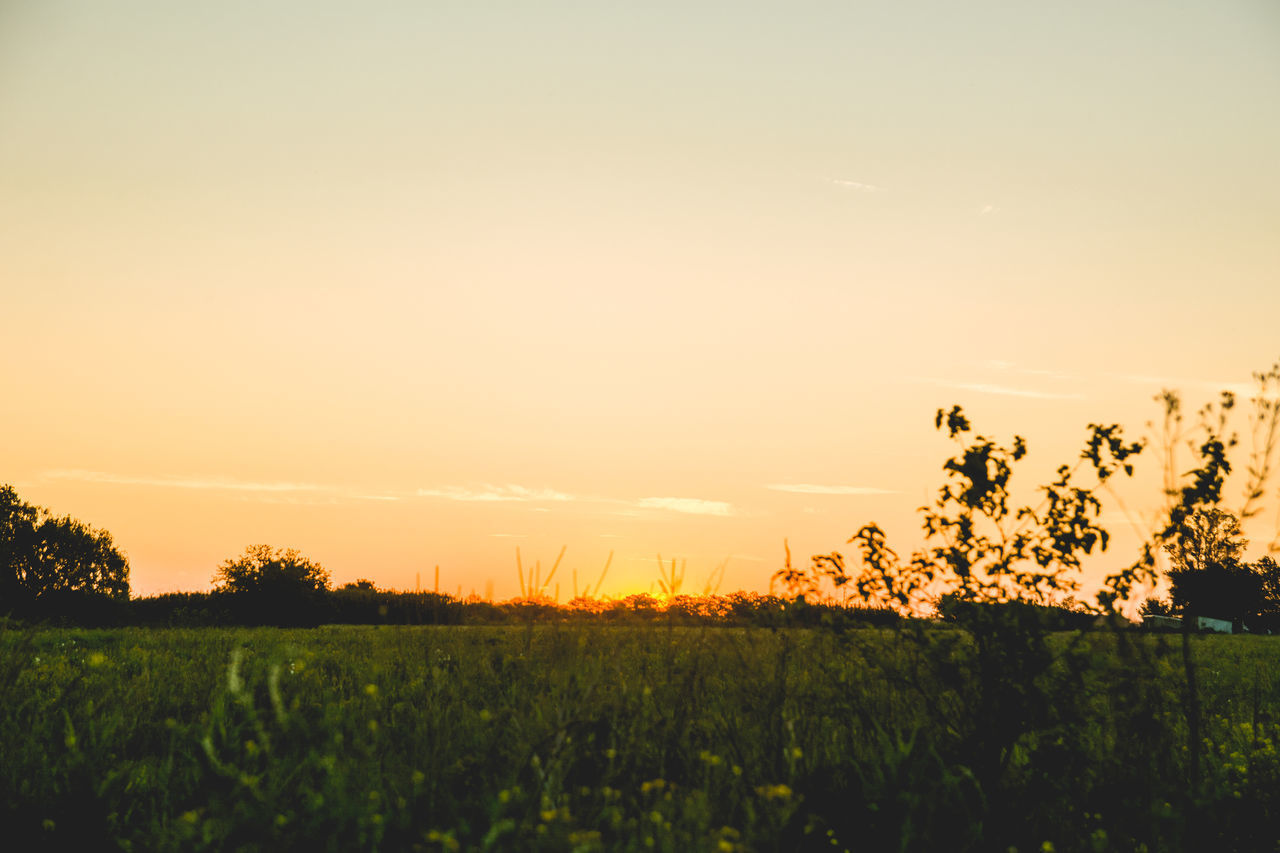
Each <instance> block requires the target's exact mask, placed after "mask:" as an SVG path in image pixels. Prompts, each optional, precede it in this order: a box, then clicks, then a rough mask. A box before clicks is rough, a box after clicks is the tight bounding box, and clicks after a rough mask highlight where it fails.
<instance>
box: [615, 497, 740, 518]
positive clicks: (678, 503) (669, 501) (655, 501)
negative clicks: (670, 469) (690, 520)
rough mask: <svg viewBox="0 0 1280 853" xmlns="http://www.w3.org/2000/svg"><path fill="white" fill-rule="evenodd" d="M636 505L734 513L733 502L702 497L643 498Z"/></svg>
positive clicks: (685, 510)
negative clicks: (709, 499)
mask: <svg viewBox="0 0 1280 853" xmlns="http://www.w3.org/2000/svg"><path fill="white" fill-rule="evenodd" d="M636 505H637V506H639V507H641V508H642V509H665V510H670V511H671V512H684V513H688V514H689V515H718V516H727V515H733V505H732V504H729V503H725V502H724V501H707V500H703V499H702V498H641V499H640V500H639V501H638V502H637V504H636Z"/></svg>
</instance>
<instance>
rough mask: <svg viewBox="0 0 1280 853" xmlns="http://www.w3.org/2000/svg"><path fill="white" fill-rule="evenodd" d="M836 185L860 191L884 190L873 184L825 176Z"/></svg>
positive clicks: (878, 191) (876, 191)
mask: <svg viewBox="0 0 1280 853" xmlns="http://www.w3.org/2000/svg"><path fill="white" fill-rule="evenodd" d="M827 180H828V181H830V182H831V183H832V184H834V185H835V186H837V187H843V188H844V189H847V190H857V191H858V192H861V193H880V192H884V187H878V186H876V185H875V184H864V183H863V182H862V181H847V180H845V179H843V178H827Z"/></svg>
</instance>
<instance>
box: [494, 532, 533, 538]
mask: <svg viewBox="0 0 1280 853" xmlns="http://www.w3.org/2000/svg"><path fill="white" fill-rule="evenodd" d="M489 535H490V536H493V537H495V538H497V539H528V538H529V534H528V533H490V534H489Z"/></svg>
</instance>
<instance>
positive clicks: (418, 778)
mask: <svg viewBox="0 0 1280 853" xmlns="http://www.w3.org/2000/svg"><path fill="white" fill-rule="evenodd" d="M412 778H413V784H415V785H421V784H422V783H423V782H425V781H426V780H427V774H426V773H423V772H422V771H421V770H415V771H413V777H412Z"/></svg>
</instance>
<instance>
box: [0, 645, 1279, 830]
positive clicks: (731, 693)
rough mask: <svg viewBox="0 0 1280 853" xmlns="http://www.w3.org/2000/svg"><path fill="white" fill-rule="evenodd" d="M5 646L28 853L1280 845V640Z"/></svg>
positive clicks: (10, 785)
mask: <svg viewBox="0 0 1280 853" xmlns="http://www.w3.org/2000/svg"><path fill="white" fill-rule="evenodd" d="M1191 651H1192V653H1193V656H1194V661H1195V666H1196V672H1197V674H1198V677H1197V681H1198V696H1199V703H1198V706H1197V708H1196V711H1195V715H1194V716H1195V717H1196V718H1197V719H1196V723H1195V724H1196V725H1197V726H1198V727H1199V729H1200V736H1201V738H1200V741H1201V748H1200V749H1198V750H1194V751H1193V750H1191V749H1189V748H1188V721H1189V719H1191V717H1192V714H1191V712H1190V709H1191V705H1189V704H1188V697H1187V695H1186V691H1185V690H1184V687H1185V681H1184V675H1183V672H1184V669H1183V659H1182V650H1181V647H1180V639H1179V638H1178V637H1176V636H1160V635H1142V634H1137V633H1133V632H1122V631H1110V630H1095V631H1090V632H1085V633H1068V632H1060V633H1053V634H1046V633H1042V632H1040V633H1038V632H1035V631H1025V630H1021V629H1018V630H1014V629H1009V630H1006V631H1004V633H1002V634H998V635H997V634H996V633H991V632H985V633H984V632H983V631H975V632H969V631H964V630H960V629H957V628H950V627H941V626H938V625H927V626H925V625H913V624H907V625H904V626H902V627H899V628H896V629H887V628H857V629H850V630H839V631H837V630H825V631H824V630H800V629H777V630H770V629H765V628H746V629H743V628H710V627H708V628H681V627H661V626H648V627H639V628H637V627H607V626H599V625H555V624H547V625H534V624H530V625H525V626H509V627H461V626H450V627H380V628H374V627H327V628H316V629H298V630H282V629H269V628H261V629H218V628H204V629H167V630H166V629H113V630H72V629H62V630H36V631H30V630H21V631H20V630H15V629H8V630H4V631H0V691H2V692H0V810H2V811H0V825H2V826H3V827H4V832H5V839H6V841H5V844H6V846H7V847H8V849H13V850H38V849H78V850H92V849H124V850H137V851H143V850H205V849H214V850H232V849H247V850H289V849H306V850H427V851H437V850H444V851H448V850H581V851H591V850H667V851H686V850H723V851H731V850H804V849H814V850H819V849H820V850H941V849H946V850H966V849H969V850H988V849H999V850H1007V849H1017V850H1027V851H1030V850H1043V851H1047V850H1059V851H1068V850H1126V851H1129V850H1144V849H1145V850H1152V851H1155V850H1170V849H1186V848H1201V847H1203V849H1219V850H1230V849H1240V850H1266V849H1275V848H1276V845H1277V839H1280V756H1278V755H1277V752H1276V743H1277V742H1278V741H1280V731H1277V729H1278V725H1277V712H1280V667H1278V666H1277V658H1278V656H1280V638H1276V639H1272V638H1269V637H1195V638H1192V639H1191Z"/></svg>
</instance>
